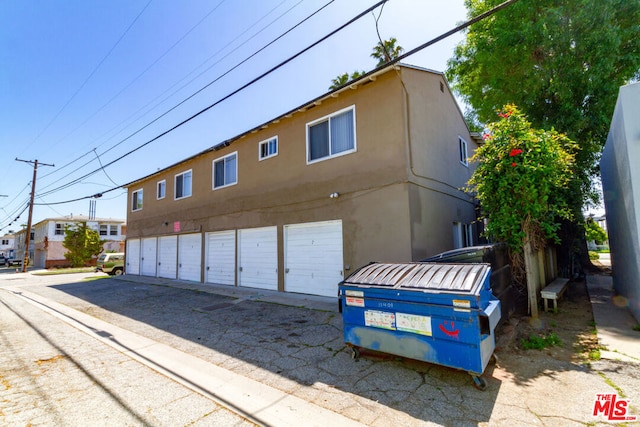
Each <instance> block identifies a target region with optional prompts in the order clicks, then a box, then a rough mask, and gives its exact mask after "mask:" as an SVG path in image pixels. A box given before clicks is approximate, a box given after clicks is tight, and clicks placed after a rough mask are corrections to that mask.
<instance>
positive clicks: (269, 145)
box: [258, 136, 278, 160]
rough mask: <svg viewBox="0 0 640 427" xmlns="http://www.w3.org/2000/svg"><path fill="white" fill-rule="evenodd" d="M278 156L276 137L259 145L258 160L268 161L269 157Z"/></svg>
mask: <svg viewBox="0 0 640 427" xmlns="http://www.w3.org/2000/svg"><path fill="white" fill-rule="evenodd" d="M277 155H278V137H277V136H274V137H273V138H270V139H267V140H266V141H262V142H261V143H260V144H259V153H258V158H259V160H264V159H268V158H269V157H273V156H277Z"/></svg>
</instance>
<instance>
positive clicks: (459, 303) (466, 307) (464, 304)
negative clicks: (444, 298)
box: [453, 299, 471, 311]
mask: <svg viewBox="0 0 640 427" xmlns="http://www.w3.org/2000/svg"><path fill="white" fill-rule="evenodd" d="M453 307H454V308H453V311H471V301H467V300H464V299H454V300H453Z"/></svg>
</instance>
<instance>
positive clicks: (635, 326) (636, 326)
mask: <svg viewBox="0 0 640 427" xmlns="http://www.w3.org/2000/svg"><path fill="white" fill-rule="evenodd" d="M631 329H633V330H634V331H638V332H640V323H638V324H637V325H634V326H633V328H631Z"/></svg>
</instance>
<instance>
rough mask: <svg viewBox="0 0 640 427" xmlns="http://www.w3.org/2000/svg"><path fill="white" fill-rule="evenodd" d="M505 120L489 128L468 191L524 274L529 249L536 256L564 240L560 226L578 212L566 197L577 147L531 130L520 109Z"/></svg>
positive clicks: (507, 114)
mask: <svg viewBox="0 0 640 427" xmlns="http://www.w3.org/2000/svg"><path fill="white" fill-rule="evenodd" d="M499 116H500V120H498V121H496V122H494V123H490V124H489V125H487V129H488V133H486V134H485V135H484V140H485V143H484V144H482V145H481V146H480V148H478V150H477V151H476V153H475V154H474V156H473V157H472V159H471V160H472V161H475V162H478V166H477V168H476V169H475V171H474V173H473V175H472V177H471V179H470V181H469V188H468V191H469V192H472V193H475V195H476V197H477V198H478V200H479V201H480V205H481V207H482V215H483V216H484V217H485V218H487V219H488V222H487V229H486V233H487V234H488V236H489V237H492V238H493V239H495V240H497V241H503V242H506V243H507V244H508V245H509V247H510V249H511V253H512V255H513V256H512V260H513V264H514V267H515V269H516V273H520V272H522V271H524V265H523V261H522V258H521V257H519V256H518V254H521V253H522V251H523V246H524V244H525V243H529V244H530V245H531V248H532V249H533V250H534V251H535V250H538V249H542V248H544V247H545V246H546V243H547V241H549V240H551V241H557V240H558V234H557V232H558V229H559V227H560V223H559V220H560V219H562V218H565V219H570V218H571V215H572V212H571V210H570V209H569V206H568V204H567V202H566V197H564V194H565V193H566V191H568V189H569V188H570V182H571V179H572V178H571V177H572V175H571V168H572V166H573V162H574V155H573V154H572V153H573V152H574V151H575V148H576V146H575V143H573V142H572V141H571V140H569V139H568V138H567V137H566V136H564V135H561V134H559V133H557V132H555V131H553V130H552V131H545V130H539V129H534V128H532V127H531V123H529V122H528V121H527V119H526V117H525V116H524V115H523V114H522V113H521V112H520V111H519V110H518V109H517V108H516V107H515V106H514V105H506V106H505V107H504V109H503V111H502V112H501V113H499Z"/></svg>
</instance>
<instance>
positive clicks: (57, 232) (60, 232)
mask: <svg viewBox="0 0 640 427" xmlns="http://www.w3.org/2000/svg"><path fill="white" fill-rule="evenodd" d="M53 235H54V236H64V224H62V223H59V222H58V223H56V224H55V225H54V227H53Z"/></svg>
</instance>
